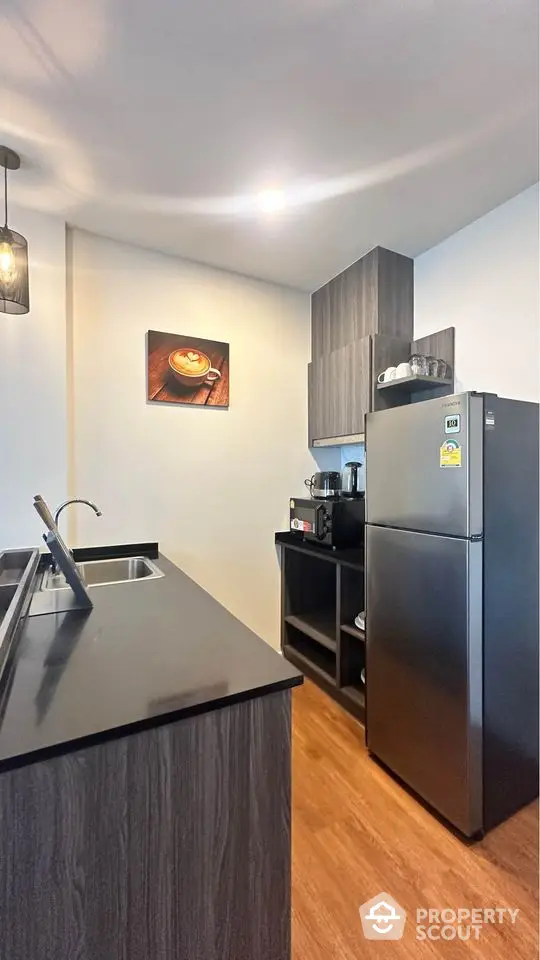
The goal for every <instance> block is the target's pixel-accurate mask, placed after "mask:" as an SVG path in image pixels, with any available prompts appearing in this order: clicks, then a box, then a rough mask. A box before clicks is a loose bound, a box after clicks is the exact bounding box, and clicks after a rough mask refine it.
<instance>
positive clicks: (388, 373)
mask: <svg viewBox="0 0 540 960" xmlns="http://www.w3.org/2000/svg"><path fill="white" fill-rule="evenodd" d="M395 376H396V368H395V367H387V368H386V370H383V372H382V373H380V374H379V376H378V377H377V381H378V383H388V381H389V380H394V379H395Z"/></svg>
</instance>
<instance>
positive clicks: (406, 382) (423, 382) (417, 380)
mask: <svg viewBox="0 0 540 960" xmlns="http://www.w3.org/2000/svg"><path fill="white" fill-rule="evenodd" d="M453 383H454V381H453V380H447V379H444V380H441V379H440V378H439V377H429V376H424V375H423V374H418V373H417V374H413V375H412V376H410V377H401V379H399V380H388V381H386V382H385V383H378V384H377V390H395V391H396V392H397V391H399V390H402V391H403V393H416V392H417V391H419V390H429V389H430V388H431V389H433V388H434V387H451V386H452V385H453Z"/></svg>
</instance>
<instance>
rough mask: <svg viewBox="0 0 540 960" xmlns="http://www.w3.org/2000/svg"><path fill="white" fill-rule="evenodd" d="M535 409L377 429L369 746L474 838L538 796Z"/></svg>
mask: <svg viewBox="0 0 540 960" xmlns="http://www.w3.org/2000/svg"><path fill="white" fill-rule="evenodd" d="M538 441H539V420H538V405H537V404H534V403H525V402H520V401H517V400H506V399H502V398H499V397H496V396H494V395H492V394H489V395H488V394H475V393H463V394H456V395H453V396H447V397H443V398H441V399H435V400H426V401H423V402H420V403H411V404H408V405H406V406H402V407H398V408H395V409H391V410H383V411H381V412H379V413H372V414H369V415H368V416H367V419H366V523H367V526H366V638H367V639H366V738H367V746H368V748H369V750H370V751H371V753H372V754H373V755H374V756H375V757H377V758H378V759H379V760H381V761H382V762H383V763H384V764H385V765H386V766H387V767H388V768H389V769H390V770H391V771H393V772H394V773H395V774H396V775H397V776H398V777H399V778H401V780H402V781H404V783H405V784H407V785H408V786H409V787H411V788H412V789H413V790H414V791H415V792H416V793H417V794H418V795H419V796H420V797H421V798H422V799H423V800H424V801H426V802H427V803H428V804H429V805H431V806H432V807H433V808H434V809H435V810H436V811H438V812H439V813H440V814H441V815H442V816H443V817H444V818H446V819H447V820H448V821H449V822H450V823H451V824H453V825H454V826H455V827H456V828H457V829H458V830H459V831H461V832H462V833H464V834H466V835H468V836H474V835H477V834H482V833H483V832H485V831H486V830H488V829H490V828H491V827H492V826H494V825H495V824H496V823H499V822H501V821H502V820H504V819H505V818H506V817H508V816H509V815H510V814H512V813H513V812H514V811H515V810H517V809H518V808H519V807H520V806H522V805H523V804H525V803H527V802H529V801H530V800H532V799H534V797H535V796H537V794H538V695H539V694H538V605H539V597H538V499H539V475H538V446H539V443H538Z"/></svg>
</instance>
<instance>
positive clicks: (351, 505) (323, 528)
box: [289, 497, 365, 549]
mask: <svg viewBox="0 0 540 960" xmlns="http://www.w3.org/2000/svg"><path fill="white" fill-rule="evenodd" d="M289 507H290V523H289V528H290V530H291V531H296V533H299V534H302V535H303V537H304V539H305V540H310V541H312V542H314V543H320V544H321V545H322V546H325V547H332V548H335V549H341V548H343V547H361V546H362V544H363V542H364V522H365V501H364V498H363V497H362V498H361V499H358V500H346V499H342V500H311V499H291V500H290V501H289Z"/></svg>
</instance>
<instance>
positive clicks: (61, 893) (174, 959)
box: [0, 690, 291, 960]
mask: <svg viewBox="0 0 540 960" xmlns="http://www.w3.org/2000/svg"><path fill="white" fill-rule="evenodd" d="M290 737H291V730H290V691H288V690H287V691H284V692H279V693H272V694H269V695H267V696H262V697H259V698H257V699H253V700H248V701H245V702H243V703H237V704H234V705H233V706H229V707H224V708H222V709H218V710H214V711H213V712H211V713H206V714H202V715H199V716H196V717H192V718H189V719H184V720H181V721H178V722H175V723H170V724H167V725H165V726H161V727H156V728H153V729H150V730H145V731H143V732H140V733H136V734H131V735H129V736H126V737H124V738H123V739H119V740H112V741H108V742H104V743H101V744H97V745H95V746H92V747H89V748H87V749H84V750H80V751H77V752H73V753H69V754H66V755H63V756H57V757H54V758H51V759H48V760H45V761H41V762H37V763H33V764H29V765H27V766H24V767H20V768H18V769H14V770H9V771H6V772H4V773H2V774H0V831H1V838H0V841H1V857H0V958H1V960H289V958H290V866H291V864H290V788H291V784H290Z"/></svg>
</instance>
